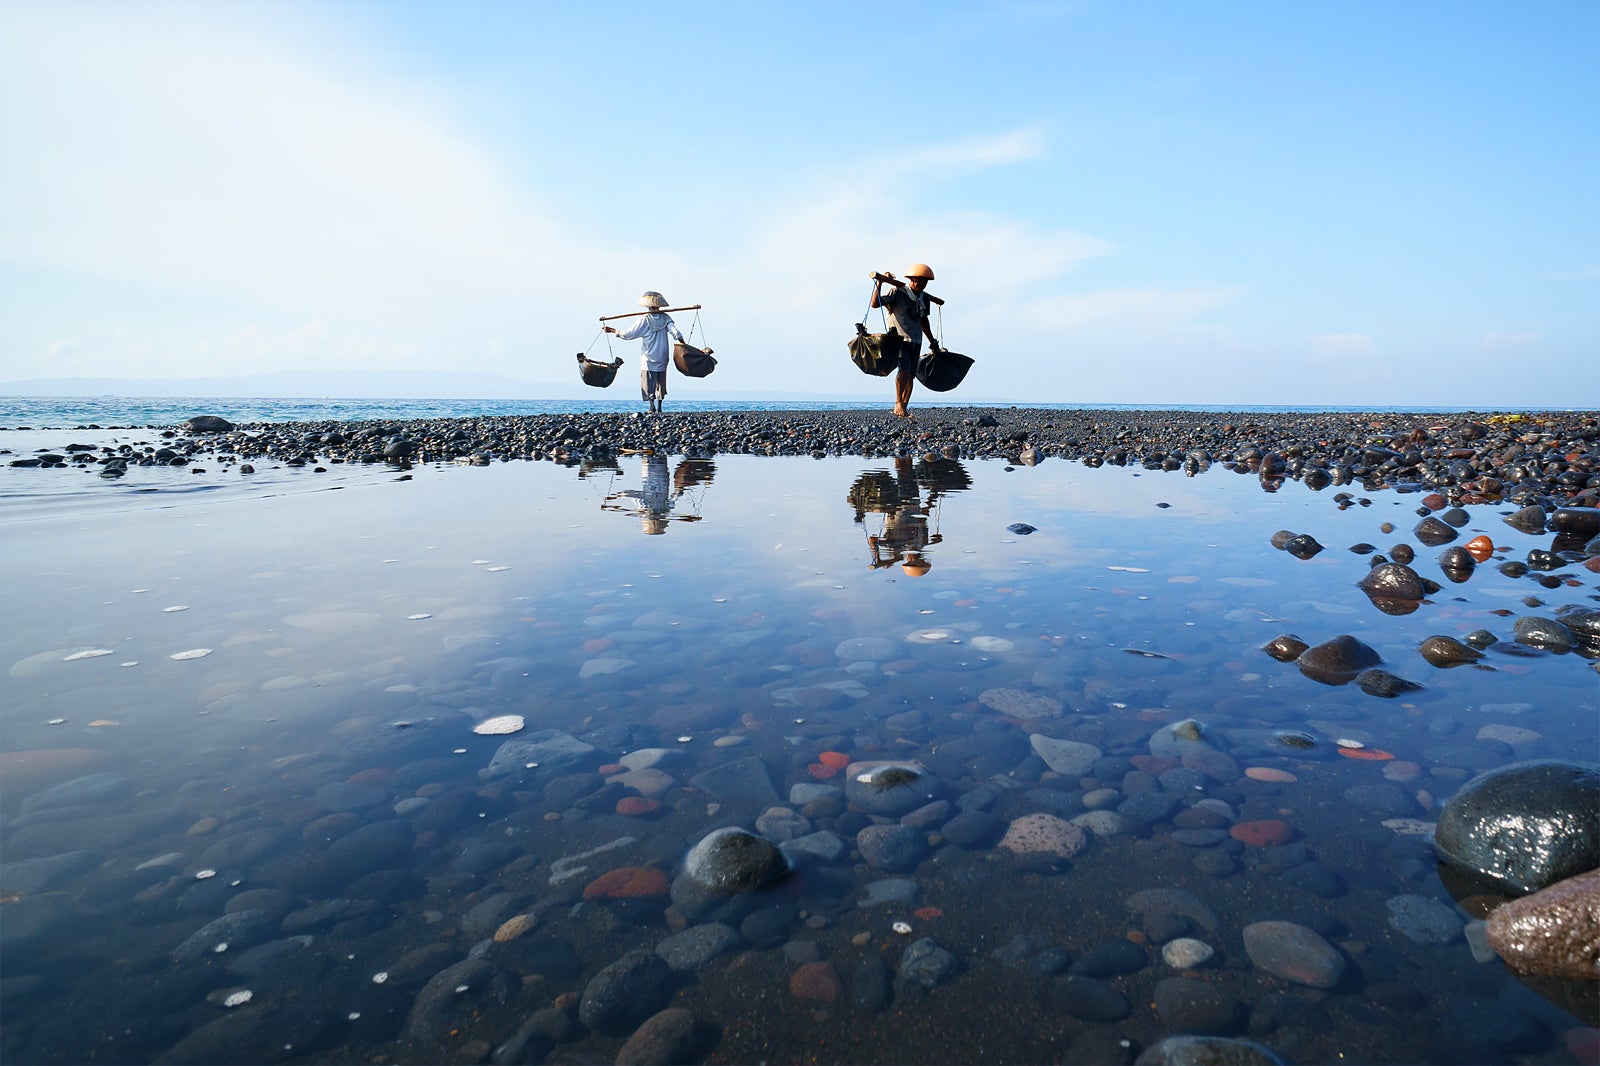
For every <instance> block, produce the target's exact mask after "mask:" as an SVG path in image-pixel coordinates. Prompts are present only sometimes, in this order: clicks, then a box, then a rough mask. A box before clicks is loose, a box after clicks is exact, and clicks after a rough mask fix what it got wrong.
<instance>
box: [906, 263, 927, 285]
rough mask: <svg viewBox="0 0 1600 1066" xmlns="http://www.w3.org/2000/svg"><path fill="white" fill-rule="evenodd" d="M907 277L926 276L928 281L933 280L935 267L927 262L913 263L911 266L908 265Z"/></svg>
mask: <svg viewBox="0 0 1600 1066" xmlns="http://www.w3.org/2000/svg"><path fill="white" fill-rule="evenodd" d="M906 277H908V278H925V279H927V280H928V281H932V280H933V267H931V266H929V265H928V264H927V263H912V264H911V265H910V266H908V267H906Z"/></svg>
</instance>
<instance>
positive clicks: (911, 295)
mask: <svg viewBox="0 0 1600 1066" xmlns="http://www.w3.org/2000/svg"><path fill="white" fill-rule="evenodd" d="M932 280H933V268H932V267H930V266H928V264H927V263H912V264H911V265H910V266H909V267H907V268H906V280H905V281H904V282H902V281H900V279H899V278H897V277H895V276H894V275H893V274H874V275H872V299H871V300H870V301H868V303H867V306H868V307H881V308H883V310H884V312H885V313H886V314H887V315H888V316H889V321H890V323H891V324H892V325H893V326H894V328H895V330H896V331H897V332H898V333H899V334H900V336H902V337H904V338H905V339H906V341H907V343H906V344H903V345H901V347H900V368H899V371H898V372H897V373H896V374H895V378H894V413H895V414H896V415H898V416H899V417H901V418H910V417H911V412H910V410H909V407H910V405H911V384H912V382H914V381H916V379H917V377H916V375H917V360H918V359H919V358H920V357H921V356H922V338H923V337H924V336H926V337H927V338H928V343H929V345H930V346H931V347H932V348H933V350H934V351H936V352H937V351H938V350H939V342H938V341H937V340H935V339H934V336H933V326H932V325H931V324H929V322H928V301H927V300H926V299H925V298H924V296H923V293H924V290H926V289H927V287H928V282H930V281H932ZM885 283H888V284H889V285H890V286H892V287H891V288H890V290H889V291H888V292H887V293H885V292H884V291H883V286H884V284H885Z"/></svg>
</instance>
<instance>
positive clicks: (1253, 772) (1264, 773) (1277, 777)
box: [1244, 766, 1300, 784]
mask: <svg viewBox="0 0 1600 1066" xmlns="http://www.w3.org/2000/svg"><path fill="white" fill-rule="evenodd" d="M1244 776H1246V777H1248V778H1249V779H1250V780H1252V781H1273V782H1276V783H1278V784H1288V783H1289V782H1290V781H1298V780H1300V779H1299V778H1298V777H1296V776H1294V775H1293V774H1291V773H1290V772H1289V771H1287V770H1279V769H1277V768H1276V767H1273V766H1252V767H1250V768H1249V769H1248V770H1246V771H1245V772H1244Z"/></svg>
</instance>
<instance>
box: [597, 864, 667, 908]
mask: <svg viewBox="0 0 1600 1066" xmlns="http://www.w3.org/2000/svg"><path fill="white" fill-rule="evenodd" d="M667 888H668V884H667V875H666V874H665V873H664V872H662V871H661V870H659V869H657V868H656V867H654V866H624V867H622V868H621V869H620V870H612V871H611V872H610V873H604V874H601V875H600V876H599V877H597V878H595V879H594V880H593V881H590V882H589V884H588V886H587V887H586V888H584V890H583V898H584V899H586V900H589V901H590V902H593V901H595V900H600V899H646V898H648V897H650V896H665V895H666V894H667Z"/></svg>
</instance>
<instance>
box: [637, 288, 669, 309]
mask: <svg viewBox="0 0 1600 1066" xmlns="http://www.w3.org/2000/svg"><path fill="white" fill-rule="evenodd" d="M639 306H640V307H649V308H656V307H665V306H667V298H666V297H665V296H663V295H661V294H660V293H659V292H647V293H645V294H644V295H643V296H641V297H639Z"/></svg>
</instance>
